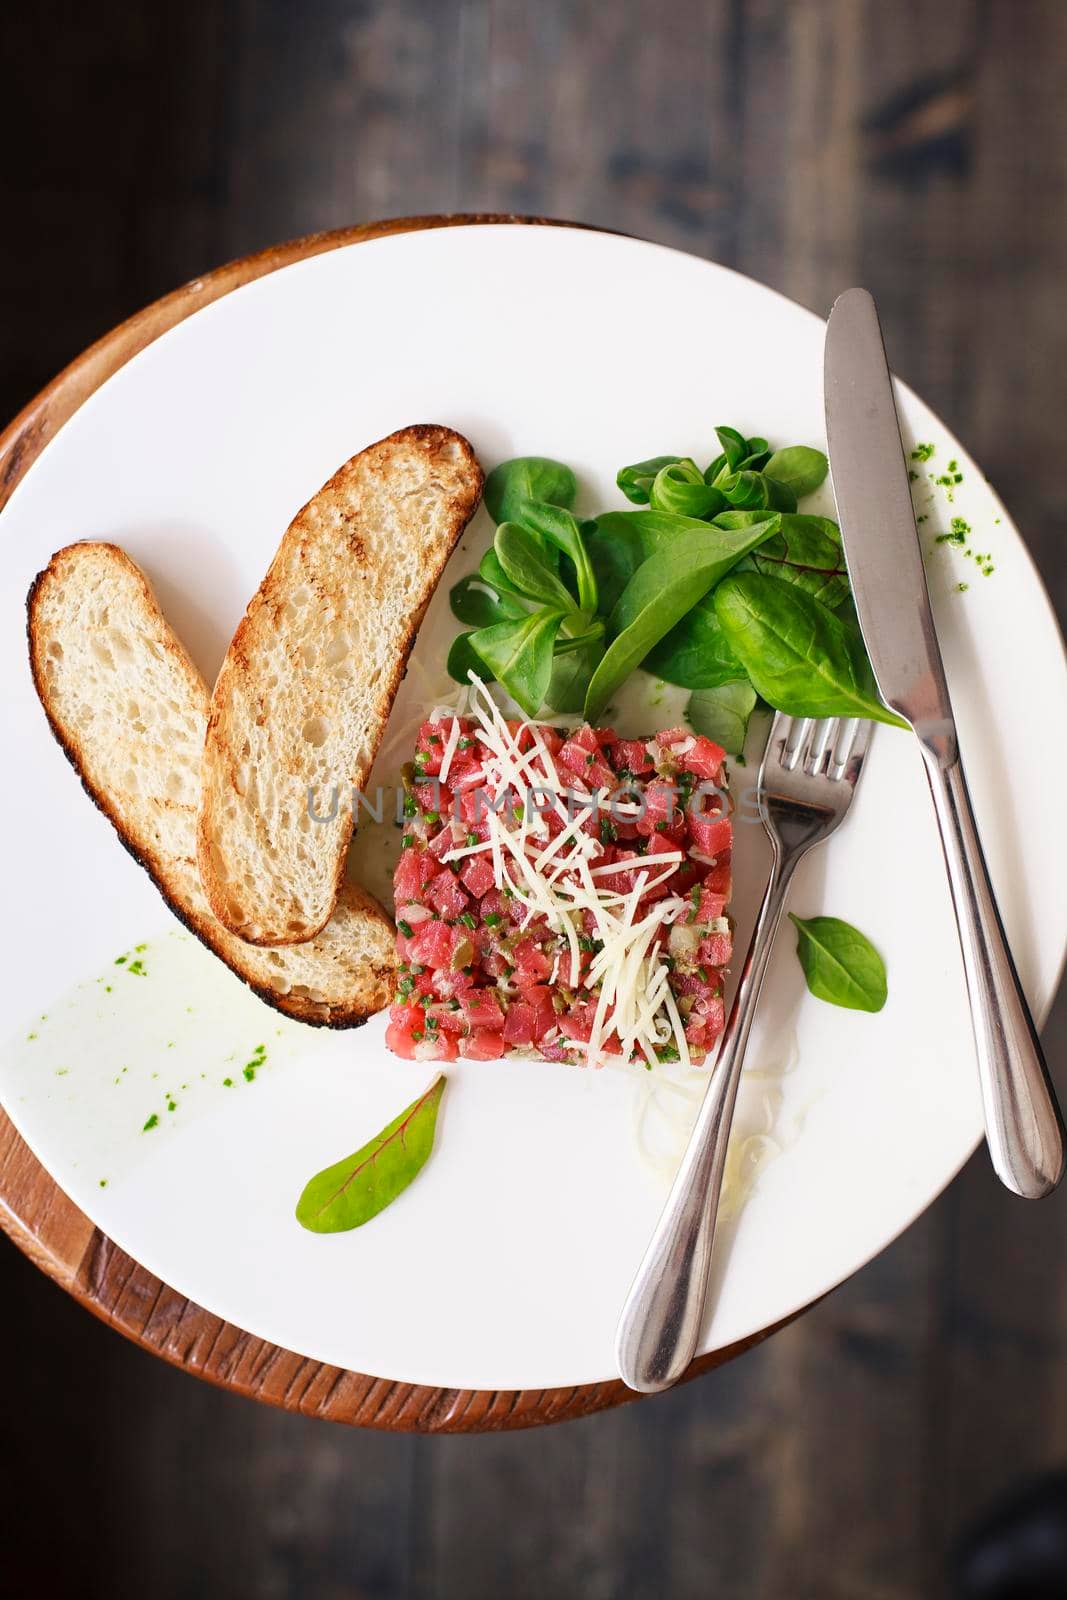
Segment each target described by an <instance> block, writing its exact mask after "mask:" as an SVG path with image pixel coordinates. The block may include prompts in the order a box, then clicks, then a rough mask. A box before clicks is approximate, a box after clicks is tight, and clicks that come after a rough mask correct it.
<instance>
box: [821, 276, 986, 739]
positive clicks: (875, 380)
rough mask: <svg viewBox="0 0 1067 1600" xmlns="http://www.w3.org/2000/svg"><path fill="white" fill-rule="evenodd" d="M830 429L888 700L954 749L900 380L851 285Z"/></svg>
mask: <svg viewBox="0 0 1067 1600" xmlns="http://www.w3.org/2000/svg"><path fill="white" fill-rule="evenodd" d="M824 391H825V403H826V435H827V442H828V445H829V454H830V470H831V475H832V481H833V487H834V494H835V496H836V499H837V509H838V514H839V518H840V523H841V539H842V544H843V546H844V551H845V563H846V565H847V567H848V576H849V582H850V583H851V585H852V594H853V598H854V600H855V603H856V612H857V615H858V616H859V621H860V630H861V632H862V634H863V637H864V641H865V642H866V645H867V654H868V655H869V656H870V659H871V666H872V667H873V668H874V676H875V681H876V683H877V684H878V688H879V692H880V693H881V696H882V699H883V700H884V701H885V703H886V705H888V706H889V707H891V709H892V710H894V711H896V712H897V713H898V715H900V716H902V717H904V718H905V720H906V721H908V722H910V723H911V725H912V727H913V728H914V729H915V731H916V733H917V734H918V735H919V737H920V738H921V739H922V740H923V741H924V743H926V742H927V741H929V740H935V741H937V742H938V744H939V747H940V748H939V755H940V756H941V758H942V759H945V758H947V759H948V760H950V761H951V760H952V759H954V757H955V753H956V734H955V724H954V721H953V716H952V704H951V701H950V700H949V693H948V684H947V683H946V681H945V669H944V666H943V664H942V660H941V651H940V648H939V646H938V643H937V634H936V633H935V632H934V619H933V614H932V612H931V609H930V596H929V593H928V591H927V587H926V573H925V571H924V569H923V558H922V549H921V547H920V544H919V533H918V529H917V528H916V526H915V512H914V509H913V507H912V501H911V485H910V483H909V480H908V469H907V465H906V461H905V456H904V446H903V443H902V441H901V437H900V425H899V422H898V420H897V410H896V405H895V403H894V400H893V384H892V379H891V378H890V376H889V365H888V362H887V361H886V355H885V346H884V344H883V341H882V329H881V326H880V324H879V322H878V312H877V309H876V307H875V304H874V300H873V299H872V297H871V296H870V295H869V294H868V292H867V290H866V289H849V290H847V291H846V292H845V293H844V294H843V295H841V296H840V297H839V298H838V299H837V300H836V301H835V303H834V307H833V310H832V311H831V312H830V318H829V321H828V323H827V327H826V355H825V373H824Z"/></svg>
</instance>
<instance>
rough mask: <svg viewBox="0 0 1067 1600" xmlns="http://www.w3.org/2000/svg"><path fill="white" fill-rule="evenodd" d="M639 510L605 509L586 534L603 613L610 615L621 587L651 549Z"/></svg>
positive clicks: (598, 600) (600, 608)
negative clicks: (648, 549)
mask: <svg viewBox="0 0 1067 1600" xmlns="http://www.w3.org/2000/svg"><path fill="white" fill-rule="evenodd" d="M639 515H641V513H640V512H632V511H605V512H604V513H603V514H602V515H601V516H599V517H598V518H597V519H596V522H595V523H594V524H593V526H592V527H591V528H588V524H587V528H588V531H587V533H586V535H585V548H586V551H587V552H588V555H589V560H590V563H591V565H592V568H593V575H594V578H595V580H596V587H597V597H598V598H597V605H598V609H599V611H600V614H601V616H610V615H611V612H612V611H613V609H614V607H615V602H616V601H617V600H618V598H619V596H620V594H622V591H623V590H624V589H625V588H626V585H627V584H628V583H629V581H630V579H631V578H632V577H633V575H634V573H635V572H636V571H637V569H638V567H639V566H640V565H641V563H642V561H644V560H645V558H646V556H647V555H648V553H649V552H648V551H647V550H646V549H645V541H644V539H643V538H642V536H641V530H640V528H638V527H637V526H636V520H637V517H638V516H639Z"/></svg>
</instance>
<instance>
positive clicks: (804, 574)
mask: <svg viewBox="0 0 1067 1600" xmlns="http://www.w3.org/2000/svg"><path fill="white" fill-rule="evenodd" d="M753 561H754V564H755V567H756V570H757V571H758V572H763V573H766V574H767V576H768V577H771V578H781V580H782V582H783V583H795V584H796V585H797V587H798V588H800V589H803V590H804V591H805V592H806V593H807V594H810V595H812V596H813V597H814V598H815V599H816V600H819V601H821V602H822V604H823V605H824V606H827V607H829V609H830V610H831V611H836V609H837V607H838V606H839V605H841V604H842V602H843V601H844V600H846V599H847V597H848V594H849V586H848V570H847V568H846V567H845V557H844V554H843V553H842V550H841V540H840V535H839V533H838V529H837V524H836V523H834V522H831V521H830V519H829V517H812V516H802V515H800V514H799V513H797V512H793V513H792V514H790V513H788V512H785V513H783V514H782V517H781V519H780V522H779V532H778V533H777V534H775V536H774V538H773V539H768V540H767V543H766V544H765V545H761V547H760V549H759V550H758V551H757V552H756V554H755V555H754V557H753Z"/></svg>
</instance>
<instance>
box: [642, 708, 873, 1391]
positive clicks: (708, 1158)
mask: <svg viewBox="0 0 1067 1600" xmlns="http://www.w3.org/2000/svg"><path fill="white" fill-rule="evenodd" d="M871 732H872V724H871V723H870V722H860V721H856V720H855V719H851V720H837V719H833V720H829V721H821V722H813V721H811V720H810V719H804V720H793V719H792V718H791V717H784V716H782V715H781V713H779V714H778V715H777V716H776V717H775V719H774V722H773V724H772V725H771V731H770V736H769V738H768V740H767V749H766V751H765V753H764V757H763V762H762V764H761V766H760V770H759V778H758V779H757V784H756V797H757V801H758V804H759V815H760V821H761V822H762V823H763V826H764V828H765V829H766V830H767V834H768V836H769V838H770V841H771V848H772V865H771V875H770V880H769V882H768V884H767V888H766V892H765V893H764V896H763V903H762V904H761V906H760V909H759V914H758V916H757V917H756V926H755V928H754V930H753V933H752V941H751V943H750V944H749V947H748V954H747V955H746V957H745V964H744V966H743V967H742V969H741V978H740V982H739V983H738V986H737V994H736V997H735V999H734V1003H733V1007H732V1009H731V1011H730V1017H729V1020H728V1022H727V1024H726V1028H725V1030H724V1032H723V1036H722V1043H721V1045H720V1047H719V1055H718V1059H717V1060H716V1062H715V1066H714V1067H713V1069H712V1072H711V1076H710V1078H709V1080H708V1086H707V1089H706V1090H705V1092H704V1100H703V1103H702V1105H701V1108H700V1114H699V1116H698V1117H697V1120H696V1125H695V1126H694V1128H693V1132H692V1134H691V1136H690V1139H689V1144H688V1146H687V1147H686V1152H685V1155H684V1157H683V1158H682V1164H681V1166H680V1168H679V1169H678V1175H677V1177H676V1178H675V1180H674V1184H673V1186H672V1188H671V1192H670V1195H669V1196H668V1198H667V1204H666V1205H665V1206H664V1208H663V1213H662V1215H661V1217H660V1219H659V1222H658V1223H657V1224H656V1231H655V1233H654V1234H653V1235H652V1240H651V1243H650V1244H649V1247H648V1249H647V1250H646V1252H645V1257H644V1260H643V1261H642V1262H641V1265H640V1267H639V1269H638V1272H637V1276H636V1277H635V1279H634V1281H633V1284H632V1285H631V1288H630V1293H629V1295H628V1296H627V1299H626V1304H625V1306H624V1307H623V1312H622V1316H621V1317H620V1319H619V1327H618V1332H617V1334H616V1337H615V1354H616V1357H617V1360H618V1364H619V1372H620V1373H621V1375H622V1378H623V1381H624V1382H625V1383H626V1384H627V1385H628V1386H629V1387H630V1388H631V1389H637V1390H639V1391H640V1392H642V1393H644V1394H654V1393H655V1392H656V1391H657V1390H659V1389H668V1388H669V1387H670V1386H671V1384H672V1383H676V1382H677V1381H678V1379H679V1378H680V1377H681V1376H682V1374H683V1372H684V1371H685V1369H686V1367H688V1365H689V1363H690V1361H691V1360H692V1358H693V1354H694V1352H695V1350H696V1346H697V1340H698V1339H699V1337H700V1326H701V1322H702V1321H703V1316H704V1302H705V1300H706V1298H707V1292H708V1278H709V1275H710V1271H711V1257H712V1243H713V1240H714V1236H715V1219H716V1216H717V1214H718V1209H719V1195H720V1191H721V1189H722V1176H723V1169H724V1167H725V1165H726V1147H727V1144H728V1143H729V1139H730V1124H731V1122H732V1121H733V1115H734V1104H735V1102H736V1100H737V1087H738V1084H739V1082H740V1079H741V1069H742V1067H743V1065H744V1060H745V1049H746V1047H747V1045H748V1037H749V1034H750V1032H751V1031H752V1021H753V1018H754V1016H755V1014H756V1002H757V1000H758V999H759V992H760V988H761V987H762V984H763V978H764V974H765V973H766V971H767V963H768V960H769V959H770V954H771V947H772V945H773V943H774V935H775V932H776V930H777V927H778V924H779V922H780V921H781V916H782V911H783V909H784V906H785V898H786V891H787V889H788V888H789V882H790V879H791V878H792V876H793V873H794V871H795V870H796V867H797V863H798V862H799V861H800V859H801V857H802V856H803V855H805V854H806V853H807V852H808V851H809V850H810V849H811V847H812V845H816V844H819V843H820V842H821V841H822V840H823V839H826V838H829V836H830V834H831V833H833V831H834V829H835V828H837V827H838V826H839V825H840V824H841V822H842V821H843V820H844V817H845V813H846V812H847V810H848V808H849V805H850V803H851V800H852V796H853V793H854V792H855V788H856V784H857V783H858V782H859V777H860V773H861V771H862V770H863V762H864V758H865V756H866V754H867V747H868V745H869V744H870V739H871Z"/></svg>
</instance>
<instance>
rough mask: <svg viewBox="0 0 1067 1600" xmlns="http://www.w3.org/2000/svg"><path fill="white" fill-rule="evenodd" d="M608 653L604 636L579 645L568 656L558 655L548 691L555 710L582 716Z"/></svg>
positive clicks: (549, 703)
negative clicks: (602, 657)
mask: <svg viewBox="0 0 1067 1600" xmlns="http://www.w3.org/2000/svg"><path fill="white" fill-rule="evenodd" d="M603 654H604V643H603V636H602V635H601V637H600V638H595V639H592V640H589V641H588V642H587V643H585V644H583V645H579V646H578V648H577V649H576V650H569V651H567V652H566V654H564V655H560V654H558V653H557V655H556V659H555V661H554V662H553V663H552V677H551V678H550V680H549V684H548V688H547V690H546V691H545V704H546V705H547V706H549V707H550V708H551V709H552V710H553V711H557V712H573V713H575V714H577V715H580V714H581V710H582V707H583V706H584V705H585V697H586V694H587V692H588V689H589V682H590V679H591V678H592V676H593V673H594V672H595V671H596V669H597V663H598V662H599V660H600V658H601V656H602V655H603Z"/></svg>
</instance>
